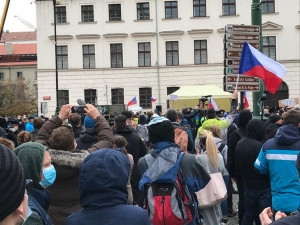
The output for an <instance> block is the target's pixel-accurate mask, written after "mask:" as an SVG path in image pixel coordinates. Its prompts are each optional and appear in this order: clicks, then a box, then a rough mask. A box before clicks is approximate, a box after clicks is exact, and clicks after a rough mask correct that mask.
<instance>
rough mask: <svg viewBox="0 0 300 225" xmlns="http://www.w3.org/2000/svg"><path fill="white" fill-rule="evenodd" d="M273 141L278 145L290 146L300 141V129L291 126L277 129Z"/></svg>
mask: <svg viewBox="0 0 300 225" xmlns="http://www.w3.org/2000/svg"><path fill="white" fill-rule="evenodd" d="M274 140H275V142H276V143H277V144H278V145H292V144H294V143H296V142H297V141H299V140H300V128H299V127H296V126H295V125H293V124H289V125H285V126H282V127H279V129H278V130H277V133H276V135H275V137H274Z"/></svg>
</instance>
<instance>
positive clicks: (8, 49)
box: [5, 43, 13, 55]
mask: <svg viewBox="0 0 300 225" xmlns="http://www.w3.org/2000/svg"><path fill="white" fill-rule="evenodd" d="M12 54H13V44H12V43H5V55H12Z"/></svg>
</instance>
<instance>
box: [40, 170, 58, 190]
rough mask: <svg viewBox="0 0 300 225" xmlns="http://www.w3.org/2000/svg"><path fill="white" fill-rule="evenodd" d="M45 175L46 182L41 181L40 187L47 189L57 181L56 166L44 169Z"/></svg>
mask: <svg viewBox="0 0 300 225" xmlns="http://www.w3.org/2000/svg"><path fill="white" fill-rule="evenodd" d="M43 174H44V177H45V180H41V181H40V185H41V186H42V187H43V188H47V187H49V186H51V185H52V184H53V183H54V181H55V179H56V170H55V168H54V166H53V165H51V166H49V167H47V168H45V169H43Z"/></svg>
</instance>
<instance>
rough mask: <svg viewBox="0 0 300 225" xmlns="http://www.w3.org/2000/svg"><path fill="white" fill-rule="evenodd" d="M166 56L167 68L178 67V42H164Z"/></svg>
mask: <svg viewBox="0 0 300 225" xmlns="http://www.w3.org/2000/svg"><path fill="white" fill-rule="evenodd" d="M166 55H167V57H166V58H167V61H166V64H167V66H178V65H179V52H178V41H167V42H166Z"/></svg>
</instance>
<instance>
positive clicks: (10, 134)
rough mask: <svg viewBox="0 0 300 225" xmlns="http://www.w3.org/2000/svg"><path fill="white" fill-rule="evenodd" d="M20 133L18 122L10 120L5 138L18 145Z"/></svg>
mask: <svg viewBox="0 0 300 225" xmlns="http://www.w3.org/2000/svg"><path fill="white" fill-rule="evenodd" d="M19 133H20V131H19V126H18V122H15V121H10V122H9V129H8V131H7V135H6V137H7V139H9V140H11V141H12V142H13V143H14V145H15V146H18V134H19Z"/></svg>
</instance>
